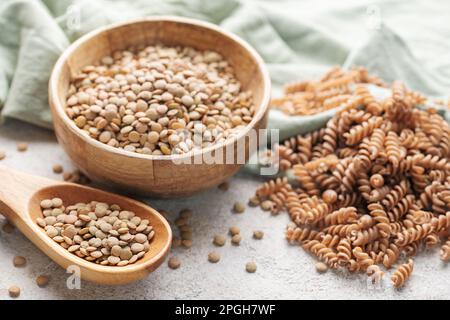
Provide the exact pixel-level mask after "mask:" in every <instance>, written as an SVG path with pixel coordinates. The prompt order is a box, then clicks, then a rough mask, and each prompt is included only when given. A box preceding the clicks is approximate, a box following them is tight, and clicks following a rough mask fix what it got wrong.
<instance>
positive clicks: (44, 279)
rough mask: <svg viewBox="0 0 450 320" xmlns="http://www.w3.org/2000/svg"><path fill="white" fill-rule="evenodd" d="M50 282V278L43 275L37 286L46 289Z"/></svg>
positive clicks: (37, 281) (38, 278)
mask: <svg viewBox="0 0 450 320" xmlns="http://www.w3.org/2000/svg"><path fill="white" fill-rule="evenodd" d="M49 281H50V276H48V275H45V274H41V275H39V276H38V277H37V278H36V284H37V285H38V286H39V287H41V288H43V287H46V286H47V285H48V283H49Z"/></svg>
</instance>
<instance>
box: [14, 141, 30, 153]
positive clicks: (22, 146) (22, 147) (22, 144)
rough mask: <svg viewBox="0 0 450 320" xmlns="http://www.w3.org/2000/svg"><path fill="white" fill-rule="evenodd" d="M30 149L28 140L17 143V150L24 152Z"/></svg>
mask: <svg viewBox="0 0 450 320" xmlns="http://www.w3.org/2000/svg"><path fill="white" fill-rule="evenodd" d="M27 150H28V144H27V143H26V142H19V143H17V151H19V152H24V151H27Z"/></svg>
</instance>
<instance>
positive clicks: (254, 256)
mask: <svg viewBox="0 0 450 320" xmlns="http://www.w3.org/2000/svg"><path fill="white" fill-rule="evenodd" d="M18 141H26V142H29V149H28V151H27V152H26V153H19V152H17V151H16V143H17V142H18ZM0 150H4V151H6V153H7V157H6V159H5V160H3V161H1V162H0V164H2V165H6V166H9V167H11V168H14V169H18V170H23V171H25V172H29V173H32V174H37V175H43V176H47V177H50V178H55V179H62V177H61V175H56V174H54V173H53V172H52V165H54V164H57V163H59V164H62V165H63V166H64V167H65V169H71V168H72V165H71V163H70V160H69V159H68V157H67V156H66V155H65V154H64V152H63V150H62V148H60V147H59V146H58V144H57V143H56V139H55V137H54V135H53V133H52V132H51V131H46V130H42V129H37V128H35V127H32V126H29V125H26V124H24V123H20V122H15V121H8V122H7V123H6V124H4V125H2V126H1V127H0ZM0 179H1V177H0ZM258 183H259V181H258V179H256V178H254V177H250V176H246V175H242V174H241V175H238V176H237V177H235V178H233V179H232V180H230V184H231V188H230V190H229V191H227V192H223V191H221V190H218V189H213V190H210V191H207V192H204V193H202V194H199V195H197V196H195V197H191V198H186V199H179V200H151V199H148V203H149V204H150V205H151V206H153V207H155V208H164V209H166V210H168V211H169V212H171V213H172V216H171V217H172V218H175V217H176V215H177V213H178V211H179V210H180V209H182V208H185V207H188V208H191V209H192V210H193V211H194V217H193V219H192V226H193V228H194V245H193V246H192V248H191V249H188V250H186V249H183V248H177V249H175V250H174V251H173V252H172V253H171V255H172V254H175V255H177V256H178V257H179V259H180V260H181V263H182V265H181V267H180V268H179V269H178V270H171V269H169V268H168V266H167V262H165V263H164V264H163V265H162V266H161V267H160V268H159V269H158V270H156V272H154V273H152V274H151V275H150V276H149V277H148V278H147V279H145V280H142V281H139V282H136V283H133V284H129V285H125V286H119V287H106V286H99V285H95V284H90V283H87V282H82V284H81V289H73V290H70V289H68V288H67V286H66V279H67V277H68V274H66V273H65V270H63V269H62V268H60V267H59V266H57V265H56V264H55V263H53V262H52V261H51V260H50V259H49V258H48V257H47V256H45V255H44V254H43V253H42V252H41V251H39V250H38V249H37V248H36V247H35V246H34V245H33V244H32V243H31V242H30V241H29V240H28V239H27V238H25V237H24V236H23V235H22V234H21V233H20V232H19V231H17V230H15V231H14V232H13V233H11V234H7V233H5V232H3V231H0V270H1V275H0V299H10V298H9V296H8V292H7V288H8V287H10V286H11V285H18V286H19V287H20V288H21V296H20V298H19V299H233V298H235V299H413V298H414V299H448V298H450V267H449V266H446V265H444V264H443V263H442V262H441V261H440V259H439V253H438V249H435V250H434V251H431V252H423V253H421V254H420V255H419V256H418V257H417V258H416V260H415V266H414V269H415V270H414V273H413V276H412V277H411V279H410V281H409V283H408V284H407V285H406V286H405V288H404V289H402V290H400V291H396V290H394V289H393V288H392V287H391V286H390V283H389V281H388V280H389V279H388V278H387V277H386V278H385V282H384V286H382V287H381V288H373V287H370V286H368V285H367V282H366V277H365V276H363V275H346V274H343V273H341V272H330V271H329V272H327V273H325V274H318V273H317V272H316V271H315V269H314V262H315V260H314V258H312V257H311V256H309V255H308V254H306V253H305V252H303V251H302V250H301V249H300V248H298V247H294V246H290V245H289V244H288V243H287V242H286V241H285V239H284V234H283V233H284V229H285V225H286V223H287V222H288V217H287V215H280V216H277V217H273V216H271V215H270V214H268V213H266V212H262V211H261V210H260V209H259V208H247V209H246V211H245V213H243V214H233V213H231V208H232V206H233V203H234V202H235V201H244V202H246V201H247V199H248V198H249V197H250V196H251V195H252V194H253V192H254V190H255V188H256V186H257V185H258ZM172 220H173V219H172ZM4 222H5V221H4V219H3V218H2V217H0V225H3V224H4ZM232 225H236V226H238V227H240V229H241V234H242V237H243V240H242V242H241V245H240V246H239V247H236V246H232V245H231V244H230V241H229V240H230V238H229V236H227V244H226V245H225V246H224V247H221V248H216V247H214V245H213V244H212V243H211V241H212V237H213V236H214V235H215V234H218V233H222V234H226V233H227V231H228V228H229V227H230V226H232ZM254 230H263V231H264V232H265V236H264V238H263V239H262V240H259V241H257V240H254V239H253V238H252V233H253V231H254ZM212 250H216V251H218V252H219V253H220V255H221V260H220V262H219V263H217V264H211V263H209V262H208V261H207V255H208V253H209V252H210V251H212ZM16 255H22V256H25V257H26V258H27V260H28V263H27V265H26V266H25V267H23V268H15V267H14V266H13V264H12V259H13V257H14V256H16ZM249 261H255V262H256V264H257V266H258V270H257V271H256V273H254V274H249V273H247V272H246V271H245V264H246V263H247V262H249ZM41 273H47V274H51V281H50V283H49V285H48V286H47V287H46V288H39V287H38V286H37V285H36V283H35V278H36V277H37V276H38V275H39V274H41Z"/></svg>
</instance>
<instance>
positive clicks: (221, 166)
mask: <svg viewBox="0 0 450 320" xmlns="http://www.w3.org/2000/svg"><path fill="white" fill-rule="evenodd" d="M156 43H162V44H165V45H184V46H191V47H194V48H196V49H199V50H208V49H209V50H215V51H217V52H219V53H221V54H222V55H223V56H224V58H225V59H227V60H228V62H229V63H230V64H231V65H232V66H233V67H234V70H235V76H236V77H237V79H238V80H239V81H240V82H241V84H242V87H243V89H244V90H251V91H252V92H253V100H254V104H255V106H256V112H255V115H254V117H253V120H252V121H251V122H250V124H249V125H248V126H247V127H245V129H243V130H242V131H240V132H239V133H238V134H237V136H236V139H229V140H226V141H225V142H223V143H218V144H216V145H214V146H212V147H209V148H205V149H203V150H201V151H198V152H191V153H189V154H185V155H169V156H153V155H142V154H138V153H132V152H127V151H124V150H122V149H117V148H114V147H111V146H108V145H106V144H103V143H101V142H99V141H97V140H95V139H92V138H90V137H88V136H87V135H86V134H85V133H83V131H82V130H81V129H79V128H78V127H76V125H75V124H74V123H73V121H72V120H70V119H69V117H68V116H67V115H66V113H65V108H66V98H67V93H68V90H69V84H70V80H71V77H73V76H74V75H76V74H77V73H78V72H79V70H80V69H81V68H83V67H84V66H87V65H91V64H94V63H96V62H98V61H99V60H100V59H101V58H102V57H104V56H106V55H110V54H111V53H112V52H114V51H116V50H124V49H127V48H129V47H132V46H137V45H140V44H145V45H152V44H156ZM269 99H270V79H269V75H268V72H267V70H266V67H265V65H264V62H263V60H262V59H261V57H260V56H259V55H258V54H257V53H256V52H255V51H254V49H252V48H251V47H250V46H249V45H248V44H247V43H245V42H244V41H243V40H241V39H240V38H238V37H237V36H235V35H233V34H231V33H229V32H226V31H224V30H222V29H220V28H219V27H217V26H215V25H212V24H210V23H206V22H201V21H196V20H192V19H186V18H178V17H153V18H146V19H140V20H135V21H132V22H129V23H123V24H116V25H112V26H108V27H105V28H102V29H99V30H96V31H93V32H91V33H89V34H87V35H85V36H83V37H82V38H80V39H79V40H78V41H76V42H74V43H73V44H72V45H71V46H70V47H69V48H68V49H67V50H66V51H65V52H64V53H63V54H62V55H61V57H60V58H59V60H58V61H57V63H56V65H55V67H54V70H53V72H52V75H51V78H50V83H49V101H50V106H51V110H52V114H53V121H54V127H55V131H56V136H57V138H58V141H59V143H60V144H61V145H62V146H63V148H64V149H65V151H66V152H67V154H68V155H69V157H70V158H71V159H72V160H73V162H74V163H75V165H76V166H77V167H79V169H80V170H81V171H82V172H83V173H84V174H86V175H87V176H88V177H89V178H90V179H92V180H94V181H97V182H101V183H105V184H108V185H112V186H116V187H120V188H121V189H124V190H126V191H128V192H135V193H139V194H145V195H152V196H157V197H180V196H189V195H192V194H194V193H196V192H199V191H202V190H205V189H208V188H211V187H213V186H216V185H218V184H220V183H221V182H223V181H224V180H226V179H227V178H229V177H230V176H232V175H233V174H235V173H236V172H237V171H238V170H239V168H240V167H241V166H242V161H239V162H237V161H232V163H231V164H225V163H226V162H225V161H221V163H213V164H207V163H204V162H203V163H198V162H197V164H194V163H195V162H194V159H195V157H197V159H198V157H199V156H202V158H203V159H204V158H205V157H211V156H212V157H215V156H217V155H220V154H221V153H220V152H223V155H224V156H223V158H222V160H224V159H225V154H226V153H225V148H226V150H234V151H237V150H238V147H239V151H240V152H243V151H245V159H246V160H247V159H248V157H249V154H250V153H251V152H252V151H254V150H250V146H249V143H248V139H246V138H245V136H246V135H247V134H248V133H249V131H250V130H251V129H255V130H258V129H262V128H265V127H266V124H267V109H268V105H269ZM243 149H244V150H243ZM235 155H236V152H235ZM234 158H235V160H236V156H235V157H234ZM213 159H214V158H213ZM180 162H182V164H180ZM227 163H230V162H227Z"/></svg>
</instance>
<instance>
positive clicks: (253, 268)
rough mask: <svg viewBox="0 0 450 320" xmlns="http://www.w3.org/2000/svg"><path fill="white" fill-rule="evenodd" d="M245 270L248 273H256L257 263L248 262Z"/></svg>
mask: <svg viewBox="0 0 450 320" xmlns="http://www.w3.org/2000/svg"><path fill="white" fill-rule="evenodd" d="M245 270H247V272H248V273H255V272H256V263H254V262H247V264H246V265H245Z"/></svg>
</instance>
